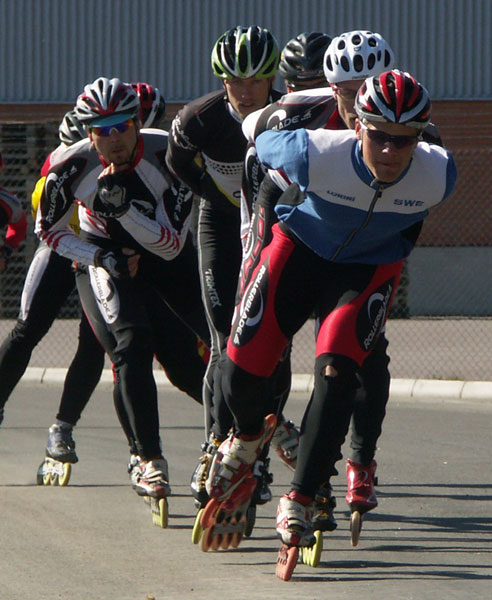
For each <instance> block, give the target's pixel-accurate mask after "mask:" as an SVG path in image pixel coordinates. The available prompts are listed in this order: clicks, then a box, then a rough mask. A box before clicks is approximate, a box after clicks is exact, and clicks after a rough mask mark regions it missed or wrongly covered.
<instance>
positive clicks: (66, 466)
mask: <svg viewBox="0 0 492 600" xmlns="http://www.w3.org/2000/svg"><path fill="white" fill-rule="evenodd" d="M62 469H63V474H62V475H59V476H58V485H62V486H65V485H68V482H69V481H70V475H71V474H72V465H71V463H63V465H62Z"/></svg>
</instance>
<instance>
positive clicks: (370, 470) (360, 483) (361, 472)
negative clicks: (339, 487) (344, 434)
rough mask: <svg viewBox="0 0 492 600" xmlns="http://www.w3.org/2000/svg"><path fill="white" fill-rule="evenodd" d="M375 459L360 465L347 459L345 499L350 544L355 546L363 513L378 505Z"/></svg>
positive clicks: (358, 537)
mask: <svg viewBox="0 0 492 600" xmlns="http://www.w3.org/2000/svg"><path fill="white" fill-rule="evenodd" d="M376 466H377V464H376V461H375V460H373V461H372V462H371V464H370V465H367V466H366V465H360V464H358V463H356V462H354V461H353V460H350V459H349V460H347V488H348V489H347V495H346V496H345V499H346V501H347V504H348V505H349V506H350V510H351V515H350V536H351V542H352V546H357V544H358V543H359V539H360V532H361V529H362V517H363V516H364V514H365V513H366V512H368V511H370V510H372V509H373V508H376V506H377V505H378V499H377V498H376V491H375V489H374V476H375V473H376Z"/></svg>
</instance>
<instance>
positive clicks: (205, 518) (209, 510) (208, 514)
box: [200, 499, 220, 529]
mask: <svg viewBox="0 0 492 600" xmlns="http://www.w3.org/2000/svg"><path fill="white" fill-rule="evenodd" d="M219 506H220V502H219V501H218V500H214V499H212V500H209V501H208V502H207V504H206V505H205V508H204V509H203V512H202V516H201V519H200V523H201V525H202V527H203V528H204V529H205V527H211V526H212V525H214V524H215V519H214V516H215V513H216V512H217V509H218V508H219Z"/></svg>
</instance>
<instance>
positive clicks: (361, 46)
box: [323, 30, 395, 83]
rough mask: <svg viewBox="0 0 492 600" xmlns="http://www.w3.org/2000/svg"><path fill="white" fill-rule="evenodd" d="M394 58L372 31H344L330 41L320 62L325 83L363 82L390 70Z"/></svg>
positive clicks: (382, 39) (386, 43)
mask: <svg viewBox="0 0 492 600" xmlns="http://www.w3.org/2000/svg"><path fill="white" fill-rule="evenodd" d="M394 61H395V58H394V54H393V50H392V49H391V48H390V46H389V44H388V42H387V41H386V40H385V39H384V38H383V37H382V36H381V35H380V34H379V33H373V32H372V31H359V30H355V31H348V32H346V33H342V34H341V35H339V36H337V37H334V38H333V39H332V41H331V43H330V45H329V46H328V48H327V50H326V52H325V56H324V59H323V69H324V73H325V77H326V79H327V81H328V82H329V83H339V82H341V81H352V80H354V79H366V78H367V77H372V76H373V75H379V74H380V73H383V71H388V70H389V69H392V68H393V65H394Z"/></svg>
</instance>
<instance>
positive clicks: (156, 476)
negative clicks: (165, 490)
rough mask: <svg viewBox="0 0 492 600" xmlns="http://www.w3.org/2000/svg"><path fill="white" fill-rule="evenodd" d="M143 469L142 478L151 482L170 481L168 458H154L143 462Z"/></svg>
mask: <svg viewBox="0 0 492 600" xmlns="http://www.w3.org/2000/svg"><path fill="white" fill-rule="evenodd" d="M141 469H142V474H141V478H142V479H144V480H145V481H147V482H149V483H153V482H158V481H165V482H168V481H169V475H168V466H167V460H166V459H165V458H153V459H152V460H149V461H147V462H145V463H142V465H141Z"/></svg>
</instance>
